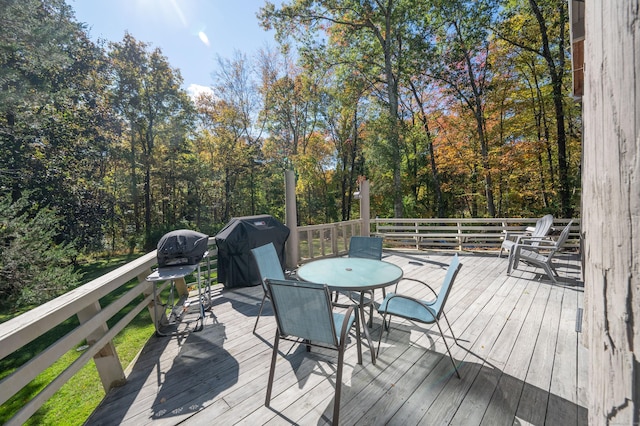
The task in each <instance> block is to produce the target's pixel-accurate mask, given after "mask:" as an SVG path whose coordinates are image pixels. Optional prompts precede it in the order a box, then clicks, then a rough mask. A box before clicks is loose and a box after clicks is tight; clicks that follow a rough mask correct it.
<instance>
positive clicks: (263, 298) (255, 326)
mask: <svg viewBox="0 0 640 426" xmlns="http://www.w3.org/2000/svg"><path fill="white" fill-rule="evenodd" d="M266 299H267V293H264V294H263V295H262V302H261V303H260V310H259V311H258V316H257V317H256V323H255V324H254V325H253V333H254V334H255V333H256V329H257V328H258V320H259V319H260V315H262V309H264V301H265V300H266Z"/></svg>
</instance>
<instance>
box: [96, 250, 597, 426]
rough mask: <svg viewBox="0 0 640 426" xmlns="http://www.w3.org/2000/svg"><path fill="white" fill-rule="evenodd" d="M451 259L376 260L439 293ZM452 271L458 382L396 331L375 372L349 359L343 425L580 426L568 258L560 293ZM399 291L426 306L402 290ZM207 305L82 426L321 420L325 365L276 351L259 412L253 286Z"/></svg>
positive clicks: (409, 329) (264, 363)
mask: <svg viewBox="0 0 640 426" xmlns="http://www.w3.org/2000/svg"><path fill="white" fill-rule="evenodd" d="M451 256H452V254H450V253H433V252H418V251H406V252H399V251H385V256H384V259H383V260H386V261H388V262H392V263H395V264H397V265H399V266H400V267H402V268H403V270H404V273H405V276H410V277H420V278H422V279H424V280H426V281H427V282H430V283H433V284H434V285H436V286H439V283H440V281H441V279H442V277H443V276H444V273H445V270H446V266H447V265H448V262H449V260H450V259H451ZM461 262H462V264H463V266H462V269H461V271H460V273H459V275H458V278H457V280H456V282H455V284H454V287H453V290H452V293H451V295H450V298H449V300H448V302H447V306H446V309H445V312H446V314H447V316H448V318H449V320H450V322H451V323H452V327H453V332H454V333H455V335H456V337H457V338H458V343H459V346H453V348H452V352H453V357H454V359H455V362H456V363H457V365H459V369H460V374H461V376H462V378H461V379H458V378H457V377H456V376H455V374H454V372H453V367H452V365H451V362H450V360H449V359H448V357H446V355H445V354H446V352H445V348H444V345H443V343H442V340H441V339H440V338H439V334H438V333H437V329H434V330H431V329H430V328H427V329H424V328H419V327H417V326H414V325H412V324H411V323H408V322H400V321H399V320H397V319H396V320H394V323H393V325H392V328H391V332H390V334H389V335H388V337H387V336H385V337H383V340H382V347H381V349H380V356H379V358H378V360H377V363H376V365H373V364H372V363H371V358H370V356H369V353H368V348H367V347H366V345H365V346H364V347H363V351H364V353H363V364H362V365H359V364H357V363H356V347H355V345H351V346H350V348H349V349H348V351H347V354H346V357H345V371H344V379H343V387H342V392H343V393H342V401H341V404H340V405H341V408H340V423H341V424H345V425H351V424H359V425H381V424H390V425H403V426H408V425H418V424H420V425H443V424H455V425H459V424H465V425H466V424H468V425H480V424H483V425H513V424H531V425H543V424H550V425H563V426H566V425H586V424H587V409H586V391H585V389H586V380H587V365H586V361H587V359H586V356H587V350H586V349H585V348H584V346H583V344H582V339H581V337H582V334H581V333H580V332H579V329H580V325H581V324H580V321H578V320H577V318H579V317H580V315H579V314H578V312H579V310H580V309H581V308H582V300H583V299H582V296H583V285H582V282H581V281H580V280H581V275H580V264H579V259H578V256H577V255H575V254H573V255H571V254H565V255H561V256H559V257H558V262H557V264H558V271H559V273H560V275H561V276H562V277H563V282H562V284H560V285H553V284H551V282H550V281H549V280H548V279H546V277H545V276H544V275H541V271H539V270H536V269H533V268H525V269H519V270H517V271H515V272H514V273H513V274H512V276H507V275H506V268H507V260H506V258H504V257H503V258H501V259H499V258H497V256H496V253H493V252H492V253H486V254H478V253H466V254H465V253H463V254H461ZM521 268H524V267H521ZM402 288H404V289H405V291H404V292H407V293H410V292H415V295H416V296H417V297H423V296H426V295H425V294H423V293H422V291H421V290H420V289H418V288H416V287H413V286H411V285H410V284H407V286H406V287H402ZM402 288H401V289H402ZM213 296H214V305H213V309H212V311H211V312H209V313H208V316H207V319H206V321H205V325H204V329H203V330H202V331H200V332H191V333H188V334H186V335H184V336H181V337H152V338H151V339H150V340H149V342H148V344H147V345H146V347H145V348H144V350H143V351H142V353H141V354H140V356H139V358H138V359H137V360H136V362H135V363H134V365H133V366H132V368H131V370H130V371H129V372H128V382H127V384H126V385H125V386H123V387H120V388H117V389H115V390H113V391H112V392H110V393H109V395H107V397H106V398H105V400H104V401H103V403H102V404H101V406H100V407H99V408H98V409H97V410H96V411H95V412H94V414H93V415H92V416H91V418H90V419H89V420H88V422H87V424H89V425H101V424H103V425H114V424H123V425H135V426H142V425H145V424H154V425H165V424H169V425H173V424H179V423H183V424H188V425H213V424H215V425H231V424H246V425H258V424H260V425H262V424H265V425H266V424H269V425H281V424H284V425H287V424H301V425H316V424H327V423H329V422H330V419H331V415H332V409H333V395H334V384H335V382H334V380H335V368H336V365H335V356H334V353H332V352H327V353H322V352H317V351H315V350H314V352H312V353H306V352H305V351H304V350H303V348H301V347H300V346H299V345H297V346H291V345H290V344H289V345H287V344H286V342H285V344H283V345H281V347H280V349H281V351H283V352H285V353H287V356H286V358H283V357H279V359H278V364H277V366H276V377H275V383H274V390H273V398H272V401H271V408H267V407H265V406H264V399H265V390H266V385H267V377H268V372H269V364H270V355H271V348H272V347H271V342H272V341H273V337H274V334H275V321H274V318H273V316H272V312H271V309H270V305H269V304H268V306H267V308H266V309H265V310H266V315H265V316H263V317H262V318H261V319H260V323H259V327H258V330H257V332H256V334H255V335H254V334H253V333H252V328H253V324H254V321H255V316H256V315H257V312H258V307H259V303H260V300H261V298H262V289H261V287H249V288H240V289H232V290H226V289H224V288H222V287H220V286H217V287H215V288H214V294H213ZM377 296H378V297H381V294H380V292H377ZM212 314H213V315H212ZM214 315H215V317H214ZM380 330H381V320H380V317H379V316H377V314H374V325H373V328H372V329H371V333H372V336H373V338H374V339H377V337H378V336H379V333H380ZM425 331H426V332H425ZM445 334H446V335H447V336H448V337H450V336H451V335H450V333H449V332H448V331H446V330H445ZM352 343H353V342H352Z"/></svg>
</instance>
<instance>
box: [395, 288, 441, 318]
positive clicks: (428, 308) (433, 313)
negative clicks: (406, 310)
mask: <svg viewBox="0 0 640 426" xmlns="http://www.w3.org/2000/svg"><path fill="white" fill-rule="evenodd" d="M393 299H404V300H409V301H411V302H413V303H415V304H416V305H418V306H421V307H422V308H424V309H425V310H426V311H427V312H429V314H430V315H431V316H433V317H434V318H435V317H436V315H437V313H436V311H434V310H433V309H432V308H431V306H429V303H427V302H425V301H424V300H420V299H416V298H415V297H411V296H405V295H401V294H391V295H389V296H387V310H386V311H384V312H385V313H386V312H388V311H389V306H390V305H391V301H392V300H393ZM392 315H395V316H400V317H403V318H409V319H415V318H413V317H410V316H408V315H404V316H403V315H402V314H399V313H398V312H394V313H393V314H392Z"/></svg>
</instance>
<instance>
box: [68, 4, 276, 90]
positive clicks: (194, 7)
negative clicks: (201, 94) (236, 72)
mask: <svg viewBox="0 0 640 426" xmlns="http://www.w3.org/2000/svg"><path fill="white" fill-rule="evenodd" d="M68 3H69V5H70V6H71V7H72V8H73V9H74V10H75V13H76V19H77V20H78V21H79V22H83V23H85V24H86V25H87V28H88V30H89V35H90V36H91V38H92V39H93V40H97V39H98V38H102V39H106V40H109V41H121V40H122V38H123V36H124V33H125V31H128V32H129V33H130V34H131V35H133V36H134V37H135V38H136V39H137V40H139V41H143V42H146V43H149V44H150V45H151V46H152V48H155V47H159V48H160V49H162V53H163V54H164V55H165V56H166V57H167V58H168V59H169V63H170V64H171V66H172V67H173V68H179V69H180V72H181V74H182V78H183V79H184V85H183V87H184V88H185V89H189V88H190V87H191V88H192V89H193V88H194V86H193V85H196V86H210V85H211V84H212V78H211V73H212V72H213V71H214V70H215V68H216V66H217V59H216V58H217V57H218V56H220V57H222V58H228V59H231V58H233V56H234V52H235V51H240V52H242V53H244V54H246V55H248V56H249V57H251V56H252V55H254V54H255V53H256V52H257V51H258V50H259V49H260V48H263V47H265V46H267V45H269V46H272V47H275V46H276V42H275V41H274V39H273V33H272V32H270V33H267V32H265V31H264V30H263V29H262V28H261V27H260V26H259V24H258V19H257V18H256V13H257V12H258V10H259V8H260V7H261V6H263V5H264V3H265V0H236V1H234V0H68Z"/></svg>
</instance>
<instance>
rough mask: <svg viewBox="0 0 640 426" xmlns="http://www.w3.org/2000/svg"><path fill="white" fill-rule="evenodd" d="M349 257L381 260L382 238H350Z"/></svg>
mask: <svg viewBox="0 0 640 426" xmlns="http://www.w3.org/2000/svg"><path fill="white" fill-rule="evenodd" d="M349 257H363V258H366V259H376V260H380V259H382V238H379V237H363V236H356V235H354V236H352V237H351V239H350V240H349Z"/></svg>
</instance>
